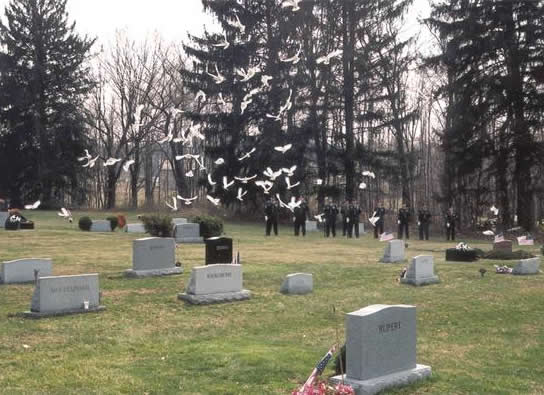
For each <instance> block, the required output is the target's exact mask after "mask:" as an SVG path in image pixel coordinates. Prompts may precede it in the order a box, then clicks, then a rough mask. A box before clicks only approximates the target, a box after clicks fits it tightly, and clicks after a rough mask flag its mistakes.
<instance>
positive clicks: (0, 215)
mask: <svg viewBox="0 0 544 395" xmlns="http://www.w3.org/2000/svg"><path fill="white" fill-rule="evenodd" d="M8 217H9V213H8V212H7V211H0V228H3V227H4V225H5V223H6V220H7V219H8Z"/></svg>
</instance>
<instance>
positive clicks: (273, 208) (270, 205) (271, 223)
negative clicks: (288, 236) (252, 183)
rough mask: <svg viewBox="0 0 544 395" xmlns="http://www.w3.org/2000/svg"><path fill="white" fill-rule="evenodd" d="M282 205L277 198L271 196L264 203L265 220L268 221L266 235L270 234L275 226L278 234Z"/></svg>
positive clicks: (275, 233)
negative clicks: (280, 205)
mask: <svg viewBox="0 0 544 395" xmlns="http://www.w3.org/2000/svg"><path fill="white" fill-rule="evenodd" d="M279 211H280V207H279V204H278V202H277V201H276V199H274V198H270V199H268V200H267V201H266V203H265V205H264V220H265V221H266V235H267V236H270V230H271V229H272V227H273V228H274V235H276V236H277V235H278V216H279Z"/></svg>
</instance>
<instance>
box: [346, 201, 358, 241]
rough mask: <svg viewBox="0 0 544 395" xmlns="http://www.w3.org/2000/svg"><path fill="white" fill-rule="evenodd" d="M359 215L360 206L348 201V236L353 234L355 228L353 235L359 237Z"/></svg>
mask: <svg viewBox="0 0 544 395" xmlns="http://www.w3.org/2000/svg"><path fill="white" fill-rule="evenodd" d="M360 215H361V208H360V207H359V205H358V204H354V203H353V202H350V204H349V208H348V237H350V238H351V237H352V236H353V231H354V230H355V237H356V238H359V216H360Z"/></svg>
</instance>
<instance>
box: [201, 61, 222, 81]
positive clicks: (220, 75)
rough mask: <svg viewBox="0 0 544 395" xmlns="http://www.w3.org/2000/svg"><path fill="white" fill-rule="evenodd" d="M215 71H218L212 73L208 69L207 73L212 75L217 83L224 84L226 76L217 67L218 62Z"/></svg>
mask: <svg viewBox="0 0 544 395" xmlns="http://www.w3.org/2000/svg"><path fill="white" fill-rule="evenodd" d="M215 72H216V74H211V73H209V72H208V71H206V74H208V75H209V76H210V77H212V78H213V80H214V81H215V83H216V84H217V85H219V84H222V83H223V82H225V80H226V78H225V77H224V76H223V75H222V74H221V73H220V72H219V70H218V69H217V63H216V64H215Z"/></svg>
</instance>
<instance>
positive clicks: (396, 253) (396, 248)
mask: <svg viewBox="0 0 544 395" xmlns="http://www.w3.org/2000/svg"><path fill="white" fill-rule="evenodd" d="M404 259H405V257H404V241H403V240H389V241H388V242H387V244H386V246H385V251H384V254H383V258H382V260H381V262H382V263H396V262H402V261H404Z"/></svg>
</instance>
